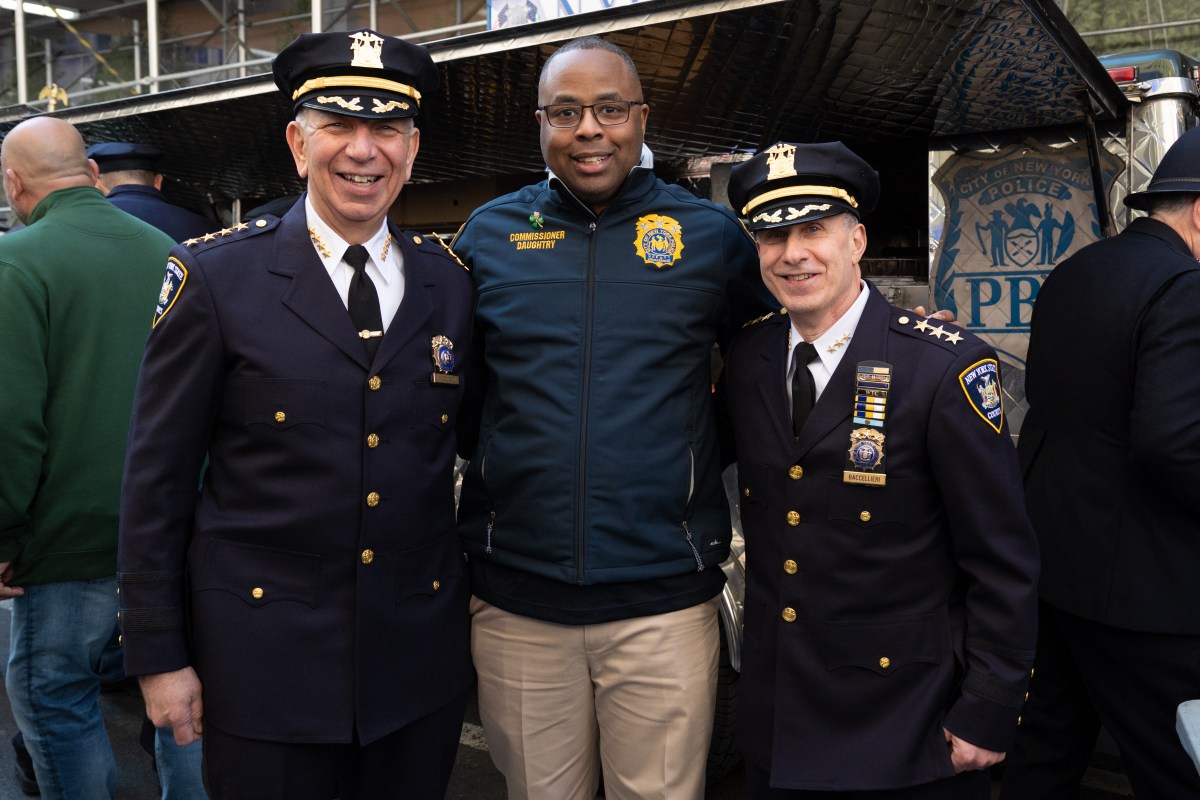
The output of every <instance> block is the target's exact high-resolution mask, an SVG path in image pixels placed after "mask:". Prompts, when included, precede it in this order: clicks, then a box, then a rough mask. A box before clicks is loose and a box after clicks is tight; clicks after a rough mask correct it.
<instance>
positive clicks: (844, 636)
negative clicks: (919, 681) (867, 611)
mask: <svg viewBox="0 0 1200 800" xmlns="http://www.w3.org/2000/svg"><path fill="white" fill-rule="evenodd" d="M825 647H826V652H825V657H826V664H825V666H826V668H827V669H830V670H834V669H841V668H844V667H859V668H862V669H869V670H871V671H872V672H875V673H878V674H879V675H890V674H892V673H894V672H895V671H896V670H897V669H900V668H901V667H904V666H907V665H909V664H937V663H938V662H940V661H941V657H940V649H941V648H940V647H939V646H938V635H937V623H936V618H935V616H934V615H932V614H922V615H921V616H917V617H900V618H895V619H870V620H840V621H832V622H827V623H825Z"/></svg>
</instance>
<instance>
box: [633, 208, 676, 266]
mask: <svg viewBox="0 0 1200 800" xmlns="http://www.w3.org/2000/svg"><path fill="white" fill-rule="evenodd" d="M633 244H634V246H635V247H636V248H637V254H638V255H639V256H641V257H642V261H645V262H646V263H647V264H649V265H650V266H652V267H654V268H655V269H664V268H666V267H669V266H671V265H672V264H674V263H675V262H676V261H677V260H678V259H679V254H680V253H681V252H683V227H682V226H681V225H680V224H679V223H678V222H676V221H675V220H673V219H671V218H670V217H666V216H661V215H659V214H647V215H646V216H644V217H639V218H638V221H637V236H636V237H634V240H633Z"/></svg>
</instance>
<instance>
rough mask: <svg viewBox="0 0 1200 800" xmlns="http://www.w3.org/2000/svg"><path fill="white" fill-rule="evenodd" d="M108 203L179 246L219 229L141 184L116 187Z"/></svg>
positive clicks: (111, 192) (155, 190)
mask: <svg viewBox="0 0 1200 800" xmlns="http://www.w3.org/2000/svg"><path fill="white" fill-rule="evenodd" d="M108 202H110V203H112V204H113V205H114V206H116V207H117V208H119V209H121V210H122V211H124V212H125V213H126V214H132V215H133V216H135V217H137V218H138V219H140V220H142V221H143V222H149V223H150V224H151V225H153V226H154V227H156V228H158V229H159V230H160V231H162V232H164V233H166V234H167V235H168V236H170V237H171V238H172V239H174V240H175V241H177V242H182V241H183V240H184V239H193V238H197V237H200V236H203V235H204V234H206V233H208V232H209V231H212V230H216V228H217V227H219V226H218V225H216V223H213V222H210V221H209V220H208V218H207V217H203V216H201V215H199V214H197V213H195V212H193V211H188V210H187V209H186V208H183V207H182V206H177V205H175V204H174V203H171V202H169V201H168V200H167V198H165V197H163V193H162V192H160V191H159V190H158V189H155V188H154V187H153V186H143V185H141V184H137V183H126V184H122V185H120V186H114V187H113V189H112V191H110V192H109V193H108Z"/></svg>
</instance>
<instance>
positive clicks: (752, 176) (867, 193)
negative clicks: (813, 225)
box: [729, 142, 879, 231]
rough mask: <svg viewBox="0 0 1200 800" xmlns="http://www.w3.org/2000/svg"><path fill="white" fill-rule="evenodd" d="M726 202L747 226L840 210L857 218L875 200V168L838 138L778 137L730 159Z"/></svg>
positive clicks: (803, 219)
mask: <svg viewBox="0 0 1200 800" xmlns="http://www.w3.org/2000/svg"><path fill="white" fill-rule="evenodd" d="M729 202H730V205H732V206H733V210H734V211H736V212H737V213H738V214H740V215H741V216H742V217H743V218H744V219H745V220H746V227H747V228H749V229H750V230H752V231H754V230H761V229H763V228H779V227H782V226H784V225H796V224H798V223H801V222H809V221H812V220H815V219H822V218H824V217H832V216H834V215H835V214H843V213H850V214H853V215H854V216H855V217H856V218H858V219H862V218H863V216H865V215H866V214H869V213H871V212H872V211H874V210H875V205H876V203H878V202H879V173H878V172H876V171H875V170H873V169H872V168H871V165H870V164H868V163H867V162H866V161H863V160H862V159H861V158H859V157H858V156H857V155H855V154H854V152H853V151H851V150H850V148H848V147H846V145H844V144H842V143H841V142H822V143H819V144H790V143H788V142H778V143H776V144H774V145H771V146H770V147H768V148H767V149H766V150H763V151H762V152H761V153H759V154H758V155H756V156H754V158H751V159H750V160H749V161H743V162H742V163H740V164H735V165H734V167H733V169H732V170H731V171H730V175H729Z"/></svg>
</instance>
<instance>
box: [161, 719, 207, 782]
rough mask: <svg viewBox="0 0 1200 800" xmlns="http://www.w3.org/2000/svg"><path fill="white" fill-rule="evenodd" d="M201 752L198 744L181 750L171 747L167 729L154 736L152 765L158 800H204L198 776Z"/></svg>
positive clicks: (172, 737) (178, 747)
mask: <svg viewBox="0 0 1200 800" xmlns="http://www.w3.org/2000/svg"><path fill="white" fill-rule="evenodd" d="M202 752H203V750H202V743H201V742H192V743H191V744H188V745H184V746H182V747H180V746H179V745H177V744H175V734H173V733H172V732H171V729H170V728H159V729H158V730H156V731H155V732H154V763H155V765H156V766H157V767H158V782H159V784H161V785H162V798H161V800H207V798H208V793H207V792H205V791H204V780H203V778H201V772H200V761H201V754H202Z"/></svg>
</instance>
